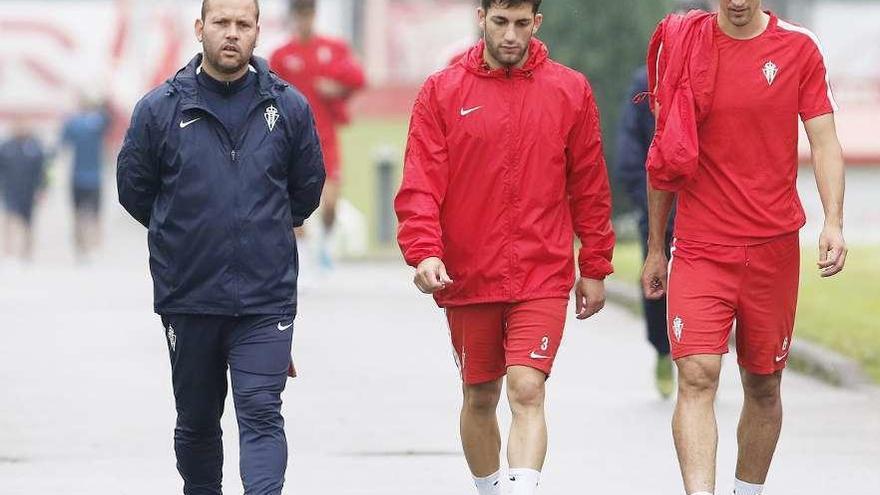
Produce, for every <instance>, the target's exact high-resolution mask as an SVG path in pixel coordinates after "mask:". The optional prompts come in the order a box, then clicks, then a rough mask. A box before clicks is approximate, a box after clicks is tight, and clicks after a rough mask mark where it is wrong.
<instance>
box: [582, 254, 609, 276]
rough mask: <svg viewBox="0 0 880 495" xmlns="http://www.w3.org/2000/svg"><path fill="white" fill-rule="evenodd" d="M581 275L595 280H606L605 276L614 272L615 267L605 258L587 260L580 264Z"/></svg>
mask: <svg viewBox="0 0 880 495" xmlns="http://www.w3.org/2000/svg"><path fill="white" fill-rule="evenodd" d="M580 271H581V277H583V278H589V279H593V280H605V277H607V276H608V275H611V274H612V273H614V267H612V266H611V263H610V262H609V261H607V260H605V259H603V260H601V261H600V262H598V263H597V262H585V263H581V264H580Z"/></svg>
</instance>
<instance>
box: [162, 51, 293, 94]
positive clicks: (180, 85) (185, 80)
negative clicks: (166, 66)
mask: <svg viewBox="0 0 880 495" xmlns="http://www.w3.org/2000/svg"><path fill="white" fill-rule="evenodd" d="M201 65H202V54H201V53H199V54H196V56H195V57H193V58H192V60H190V61H189V63H188V64H186V65H185V66H184V67H182V68H181V69H180V70H178V71H177V73H176V74H175V75H174V76H173V77H171V78H170V79H168V81H167V82H168V85H169V86H171V90H170V91H179V92H180V94H181V95H182V96H183V98H184V100H186V101H187V102H189V103H196V102H199V101H201V97H200V96H199V90H198V87H199V83H198V81H197V79H196V71H197V70H198V68H199V66H201ZM250 66H251V67H253V68H254V70H255V71H256V73H257V85H258V86H259V92H260V96H262V97H264V98H268V97H272V98H275V97H277V96H278V94H279V91H280V90H282V89H284V88H285V87H286V86H287V85H288V84H287V83H286V82H284V81H283V80H281V79H280V78H278V76H276V75H275V73H274V72H272V71H271V70H270V69H269V63H268V62H267V61H266V60H265V59H263V58H260V57H251V60H250Z"/></svg>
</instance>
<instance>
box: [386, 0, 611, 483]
mask: <svg viewBox="0 0 880 495" xmlns="http://www.w3.org/2000/svg"><path fill="white" fill-rule="evenodd" d="M540 3H541V2H540V0H506V1H505V0H483V2H482V6H481V8H480V9H479V10H478V12H479V22H480V27H481V29H482V32H483V39H482V40H481V41H480V42H479V43H478V44H477V45H476V46H475V47H474V48H472V49H471V50H470V51H469V52H468V53H467V55H466V56H465V57H464V58H462V59H461V60H460V61H459V62H458V63H457V64H455V65H453V66H450V67H448V68H446V69H444V70H442V71H440V72H438V73H435V74H434V75H432V76H431V77H430V78H429V79H428V80H427V82H426V83H425V84H424V86H423V87H422V89H421V92H420V94H419V96H418V99H417V100H416V103H415V106H414V109H413V115H412V121H411V123H410V131H409V142H408V145H407V151H406V159H405V168H404V177H403V184H402V185H401V188H400V192H399V193H398V195H397V198H396V201H395V208H396V211H397V216H398V219H399V221H400V230H399V233H398V242H399V244H400V247H401V250H402V251H403V254H404V257H405V259H406V262H407V263H408V264H409V265H411V266H413V267H416V268H417V273H416V275H415V284H416V286H417V287H418V288H419V289H420V290H421V291H422V292H424V293H428V294H433V295H434V297H435V299H436V301H437V303H438V304H439V305H440V306H441V307H443V308H445V309H446V317H447V320H448V322H449V327H450V329H451V336H452V342H453V346H454V348H455V354H456V358H457V363H458V366H459V369H460V371H461V377H462V381H463V382H464V386H463V390H464V405H463V409H462V413H461V437H462V444H463V446H464V452H465V457H466V458H467V461H468V464H469V466H470V469H471V472H472V474H473V476H474V479H475V483H476V486H477V491H478V492H479V493H480V494H481V495H484V494H497V493H500V478H501V473H500V462H499V451H500V446H501V438H500V432H499V428H498V422H497V419H496V414H495V413H496V407H497V404H498V400H499V397H500V395H501V386H502V380H503V378H504V377H505V376H506V377H507V394H508V398H509V400H510V406H511V410H512V413H513V424H512V427H511V432H510V437H509V438H510V439H509V443H508V461H509V464H510V468H511V469H510V473H509V474H510V479H511V481H512V482H513V492H512V493H514V494H533V493H535V490H536V486H537V483H538V476H539V473H540V470H541V468H542V466H543V463H544V457H545V454H546V449H547V434H546V423H545V420H544V406H543V404H544V382H545V380H546V379H547V377H548V376H549V374H550V371H551V367H552V365H553V360H554V358H555V356H556V351H557V349H558V348H559V343H560V340H561V338H562V332H563V327H564V324H565V316H566V315H565V313H566V308H567V306H568V298H569V293H570V291H571V288H572V285H573V284H574V278H575V263H574V256H573V252H574V250H573V246H574V234H577V235H578V237H579V238H580V241H581V248H580V254H579V257H578V265H579V269H580V276H581V278H580V280H579V281H578V282H577V286H576V291H575V303H576V311H577V317H578V318H579V319H586V318H588V317H590V316H592V315H593V314H595V313H597V312H598V311H599V310H600V309H601V308H602V306H603V305H604V302H605V288H604V282H603V280H604V278H605V277H606V276H607V275H608V274H610V273H611V271H612V268H611V254H612V250H613V246H614V233H613V230H612V227H611V221H610V214H611V197H610V192H609V186H608V176H607V170H606V167H605V160H604V158H603V154H602V144H601V136H600V128H599V113H598V110H597V108H596V104H595V102H594V99H593V94H592V91H591V89H590V86H589V83H588V82H587V80H586V78H584V76H583V75H582V74H579V73H578V72H575V71H574V70H572V69H569V68H567V67H564V66H562V65H560V64H558V63H556V62H554V61H553V60H551V59H550V58H549V56H548V50H547V48H546V46H545V45H544V44H543V43H542V42H541V41H539V40H538V39H536V38H534V37H533V36H534V34H535V33H536V32H537V30H538V28H539V27H540V25H541V21H542V15H541V14H539V13H538V9H539V7H540Z"/></svg>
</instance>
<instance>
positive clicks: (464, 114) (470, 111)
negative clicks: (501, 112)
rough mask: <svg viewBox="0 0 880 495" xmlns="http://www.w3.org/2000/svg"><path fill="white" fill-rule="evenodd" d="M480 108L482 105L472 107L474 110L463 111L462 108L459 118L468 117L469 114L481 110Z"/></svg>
mask: <svg viewBox="0 0 880 495" xmlns="http://www.w3.org/2000/svg"><path fill="white" fill-rule="evenodd" d="M481 108H483V106H482V105H480V106H478V107H474V108H468V109H467V110H465V109H464V108H462V109H461V112H459V113H461V116H462V117H464V116H466V115H470V114H472V113H474V112H476V111H477V110H479V109H481Z"/></svg>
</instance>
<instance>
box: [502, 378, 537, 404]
mask: <svg viewBox="0 0 880 495" xmlns="http://www.w3.org/2000/svg"><path fill="white" fill-rule="evenodd" d="M544 383H545V379H544V377H543V376H538V375H528V376H520V377H517V378H515V379H511V380H510V381H509V382H508V398H509V399H510V406H511V407H512V408H513V409H514V411H516V410H517V409H536V408H540V407H543V405H544Z"/></svg>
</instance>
